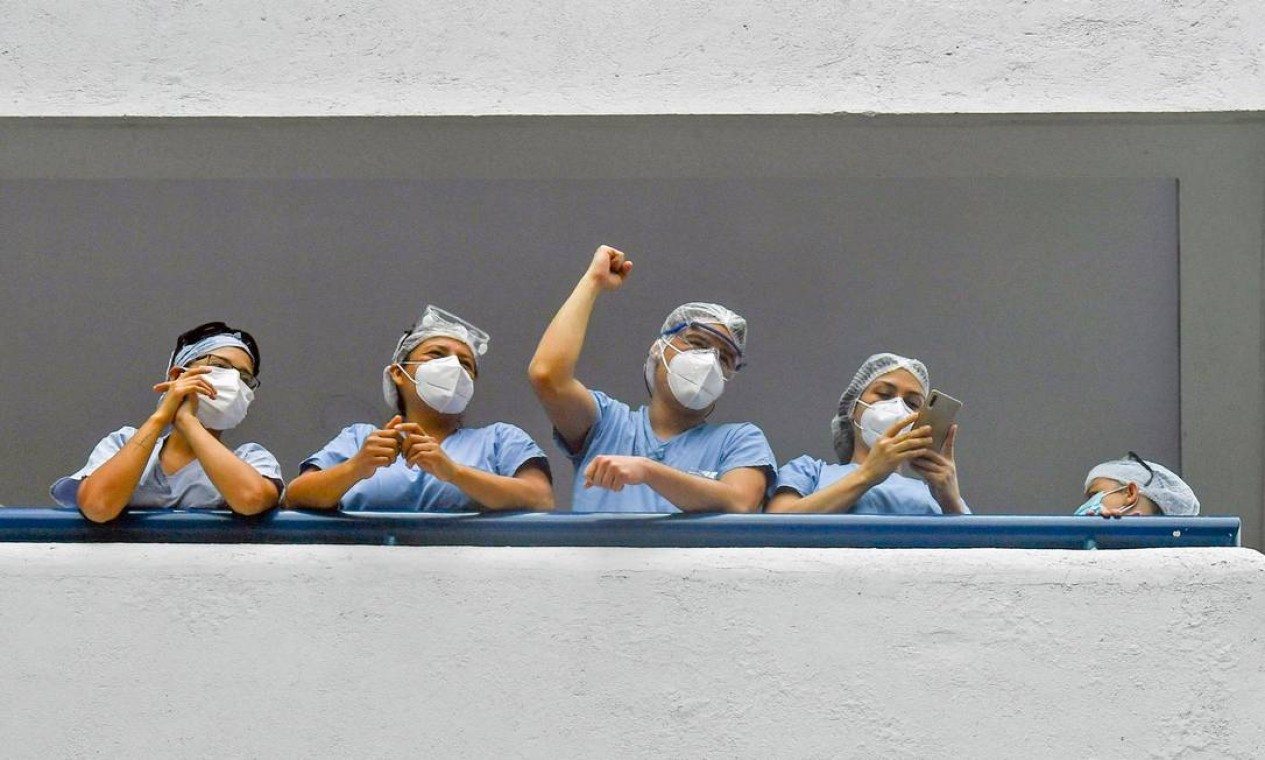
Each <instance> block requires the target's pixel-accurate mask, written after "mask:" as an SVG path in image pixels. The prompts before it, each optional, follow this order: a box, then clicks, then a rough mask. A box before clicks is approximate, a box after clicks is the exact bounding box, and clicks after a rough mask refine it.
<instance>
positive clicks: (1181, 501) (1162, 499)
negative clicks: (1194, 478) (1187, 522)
mask: <svg viewBox="0 0 1265 760" xmlns="http://www.w3.org/2000/svg"><path fill="white" fill-rule="evenodd" d="M1134 456H1137V455H1136V454H1134ZM1143 461H1145V460H1142V459H1141V458H1140V457H1139V458H1138V459H1115V460H1112V461H1110V462H1103V463H1102V464H1100V465H1098V466H1097V467H1095V468H1094V469H1092V470H1090V471H1089V474H1088V475H1086V476H1085V490H1087V491H1088V490H1089V484H1090V483H1092V482H1094V481H1095V480H1097V479H1098V478H1107V479H1109V480H1114V481H1116V482H1118V483H1121V484H1125V485H1128V484H1129V483H1137V485H1138V490H1139V491H1141V492H1142V495H1143V496H1145V497H1146V498H1148V499H1150V500H1151V501H1153V502H1155V505H1156V506H1158V507H1159V508H1160V511H1161V512H1163V513H1164V514H1166V515H1197V514H1199V499H1197V498H1195V492H1194V491H1192V490H1190V486H1188V485H1186V481H1184V480H1182V479H1181V478H1180V477H1178V476H1177V474H1176V473H1174V472H1173V471H1172V470H1170V469H1168V468H1167V467H1164V466H1163V465H1158V464H1156V463H1155V462H1146V465H1145V466H1144V465H1143V464H1142V462H1143ZM1147 467H1150V468H1151V469H1150V470H1149V471H1148V470H1147V469H1146V468H1147ZM1152 473H1154V475H1152ZM1148 481H1149V482H1148Z"/></svg>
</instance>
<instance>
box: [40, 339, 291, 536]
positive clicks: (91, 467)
mask: <svg viewBox="0 0 1265 760" xmlns="http://www.w3.org/2000/svg"><path fill="white" fill-rule="evenodd" d="M259 367H260V355H259V345H258V344H257V343H256V342H255V339H254V338H253V337H252V336H251V335H250V333H248V332H246V331H245V330H238V329H235V328H232V327H229V326H228V325H226V324H224V323H223V322H208V323H206V324H204V325H199V326H198V327H195V328H193V329H192V330H189V331H188V332H186V333H183V334H182V335H180V336H179V337H178V338H177V339H176V348H175V350H173V351H172V352H171V356H170V357H169V358H168V360H167V375H166V380H164V381H163V382H161V383H158V384H157V385H155V386H154V388H153V389H154V391H155V392H156V393H159V394H162V395H161V398H159V400H158V407H157V408H156V409H155V410H154V413H153V414H151V415H150V416H149V418H148V419H147V420H145V422H144V423H143V424H142V425H141V426H140V427H139V428H134V427H130V426H125V427H121V428H119V429H118V430H116V431H114V432H113V433H111V434H110V435H108V436H106V437H105V438H103V439H101V442H100V443H98V444H97V446H96V448H95V449H93V450H92V454H91V456H89V457H88V463H87V464H85V465H84V466H83V468H82V469H80V470H79V471H78V472H76V473H75V474H73V475H70V476H67V477H64V478H61V479H60V480H58V481H57V482H56V483H54V484H53V486H52V489H51V492H52V496H53V499H54V500H56V501H57V503H59V504H61V505H63V506H67V507H78V508H79V511H80V512H82V513H83V515H84V516H85V517H87V518H88V519H89V520H92V521H93V522H108V521H110V520H113V519H114V518H116V517H118V516H119V515H121V514H122V513H123V511H124V509H125V508H128V507H132V508H135V509H172V508H177V507H178V508H183V509H223V508H225V507H227V508H228V509H231V510H232V511H234V512H237V513H238V514H242V515H256V514H259V513H261V512H265V511H267V510H269V509H272V508H273V507H275V506H276V505H277V501H278V499H280V497H281V491H282V488H283V487H284V484H283V483H282V480H281V466H280V465H279V464H278V463H277V459H276V457H274V456H273V455H272V454H270V453H269V452H268V450H267V449H265V448H264V447H263V446H260V445H259V444H257V443H244V444H242V445H240V446H238V447H237V448H235V449H230V448H228V447H227V446H225V445H224V443H223V442H222V441H221V438H222V436H223V434H224V431H226V430H232V429H233V428H235V427H237V426H238V425H239V424H241V422H242V421H243V420H244V419H245V418H246V411H247V409H248V408H249V407H250V404H251V402H252V401H253V400H254V398H255V391H256V390H257V389H258V388H259V379H258V378H259Z"/></svg>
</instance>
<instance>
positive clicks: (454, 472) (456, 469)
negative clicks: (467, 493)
mask: <svg viewBox="0 0 1265 760" xmlns="http://www.w3.org/2000/svg"><path fill="white" fill-rule="evenodd" d="M469 474H470V468H469V467H467V466H465V465H464V464H455V463H454V464H453V467H452V469H451V470H449V471H448V475H447V476H446V477H441V478H440V480H442V481H444V482H445V483H451V484H453V485H454V486H459V485H460V483H458V481H464V480H465V479H466V476H467V475H469Z"/></svg>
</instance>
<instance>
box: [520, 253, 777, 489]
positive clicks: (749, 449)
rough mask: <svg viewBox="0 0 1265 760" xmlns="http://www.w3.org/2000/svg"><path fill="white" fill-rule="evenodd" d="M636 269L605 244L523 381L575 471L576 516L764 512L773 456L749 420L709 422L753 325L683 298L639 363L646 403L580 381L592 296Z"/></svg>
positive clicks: (548, 332)
mask: <svg viewBox="0 0 1265 760" xmlns="http://www.w3.org/2000/svg"><path fill="white" fill-rule="evenodd" d="M631 272H632V262H631V261H628V260H627V259H626V258H625V256H624V254H623V253H621V252H620V251H617V250H615V249H614V248H610V247H608V246H601V247H599V248H598V249H597V252H596V253H595V254H594V255H593V259H592V261H591V263H590V264H589V268H588V270H587V271H586V272H585V274H584V276H583V277H582V278H581V279H580V282H579V283H578V284H577V285H576V286H575V290H574V291H572V293H571V296H570V297H569V298H567V300H566V302H565V303H563V305H562V308H561V309H559V310H558V313H557V315H555V316H554V318H553V321H552V322H550V324H549V327H548V328H547V329H546V330H545V334H544V336H543V337H541V339H540V344H539V346H537V348H536V355H535V356H534V357H533V358H532V361H531V366H530V368H529V370H528V375H529V377H530V379H531V384H532V388H533V389H534V390H535V392H536V396H537V398H539V399H540V402H541V404H542V405H543V406H544V408H545V412H546V413H547V414H548V415H549V419H550V421H551V422H552V423H553V426H554V431H555V438H556V440H557V442H558V443H559V445H560V446H561V447H562V448H563V449H564V450H565V451H566V453H567V456H568V457H569V458H570V459H571V461H572V463H573V464H574V465H575V467H576V480H575V488H574V493H573V497H572V499H573V500H572V510H573V511H575V512H678V511H685V512H757V511H759V509H760V506H761V504H762V503H763V501H764V498H765V495H766V492H767V490H768V487H769V484H770V483H771V481H772V477H773V473H774V469H775V468H776V466H777V463H776V462H775V460H774V458H773V450H772V449H771V448H770V447H769V442H768V440H767V439H766V438H765V436H764V433H763V432H762V431H761V430H760V428H758V427H756V426H755V425H752V424H751V423H728V424H712V423H708V422H707V418H708V416H709V415H710V414H711V413H712V411H713V410H714V409H715V407H716V400H717V399H718V398H719V397H720V395H721V392H722V391H724V389H725V385H726V383H727V382H728V381H729V380H730V379H731V378H732V377H733V376H734V373H735V372H736V371H737V370H738V369H739V368H740V367H741V366H742V360H743V354H744V352H745V350H746V342H747V322H746V320H745V319H743V318H742V317H740V316H738V315H737V314H735V313H734V312H732V311H730V310H729V309H726V308H725V307H723V306H720V305H718V304H707V303H687V304H684V305H682V306H679V307H677V308H676V309H674V310H673V311H672V313H671V314H669V315H668V319H667V320H666V321H665V322H664V324H663V328H662V329H661V331H660V333H659V335H658V337H657V339H656V340H655V341H654V343H652V344H651V346H650V350H649V354H648V355H647V357H646V361H645V364H644V367H643V377H644V380H645V384H646V389H647V391H649V393H650V404H649V406H642V407H641V408H640V409H637V410H636V411H634V410H633V409H632V408H631V407H630V406H629V405H628V404H625V403H623V402H622V401H617V400H616V399H613V398H611V397H610V396H607V395H606V394H605V393H602V392H601V391H590V390H589V389H588V388H586V387H585V386H584V384H583V383H581V382H580V381H579V380H577V379H576V377H575V367H576V363H577V362H578V360H579V358H580V352H581V350H582V349H583V347H584V337H585V333H586V332H587V330H588V325H589V318H590V317H591V316H592V314H593V307H594V305H595V304H596V302H597V298H598V296H599V295H600V294H602V293H604V292H610V291H615V290H618V289H619V288H620V287H622V286H623V285H624V282H625V281H626V280H627V278H628V276H629V274H630V273H631Z"/></svg>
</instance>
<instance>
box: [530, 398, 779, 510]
mask: <svg viewBox="0 0 1265 760" xmlns="http://www.w3.org/2000/svg"><path fill="white" fill-rule="evenodd" d="M591 393H592V394H593V400H594V401H595V402H596V403H597V421H596V422H594V423H593V427H592V428H591V429H590V430H589V433H588V436H587V437H586V438H585V439H584V443H583V444H581V446H580V450H579V451H576V452H571V451H569V450H568V448H567V444H566V443H565V442H564V441H563V440H562V437H561V436H559V435H558V432H557V431H556V430H555V431H554V440H555V441H556V442H557V443H558V445H559V446H560V447H561V448H562V450H563V451H564V452H566V453H567V457H568V458H569V459H570V460H571V462H572V464H574V465H575V471H576V479H575V488H574V492H573V494H572V497H571V511H573V512H665V513H666V512H680V511H681V510H679V509H677V508H676V507H675V506H673V505H672V503H671V502H669V501H668V500H667V499H665V498H663V497H662V496H660V495H659V494H658V492H656V491H655V490H654V489H653V488H651V487H650V486H648V485H644V484H643V485H639V486H628V487H626V488H624V489H623V490H622V491H620V492H618V493H616V492H614V491H609V490H607V489H605V488H597V487H594V488H585V487H584V476H583V473H584V468H586V467H588V466H589V462H591V461H593V458H594V457H596V456H599V455H602V454H616V455H624V456H639V457H648V458H650V459H653V460H655V461H656V462H663V463H664V464H666V465H668V466H669V467H674V468H676V469H678V470H682V471H684V472H688V473H690V474H691V475H701V476H702V477H705V478H711V479H712V480H716V479H718V478H719V477H720V476H721V475H724V474H725V473H726V472H729V471H730V470H733V469H736V468H739V467H756V468H758V469H761V470H763V471H764V473H765V476H766V478H767V479H768V481H769V482H772V480H773V473H774V471H775V470H776V469H777V460H776V459H774V458H773V449H772V448H770V447H769V441H768V439H766V438H765V437H764V432H763V431H761V430H760V428H758V427H756V426H755V425H752V424H751V423H749V422H741V423H724V424H719V425H713V424H710V423H703V424H702V425H699V426H698V427H693V428H690V429H689V430H686V431H685V432H684V433H681V434H679V435H677V436H675V437H674V438H671V439H669V440H667V441H661V440H659V437H658V436H656V435H655V433H654V429H653V428H651V427H650V409H649V408H648V407H645V406H642V407H641V408H639V409H638V410H637V411H635V412H634V411H633V410H632V409H631V408H630V407H629V406H628V405H627V404H625V403H624V402H622V401H616V400H615V399H613V398H611V397H610V396H607V395H606V394H605V393H602V392H601V391H591Z"/></svg>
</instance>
